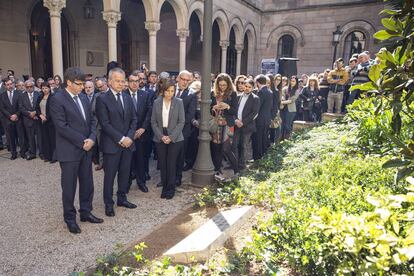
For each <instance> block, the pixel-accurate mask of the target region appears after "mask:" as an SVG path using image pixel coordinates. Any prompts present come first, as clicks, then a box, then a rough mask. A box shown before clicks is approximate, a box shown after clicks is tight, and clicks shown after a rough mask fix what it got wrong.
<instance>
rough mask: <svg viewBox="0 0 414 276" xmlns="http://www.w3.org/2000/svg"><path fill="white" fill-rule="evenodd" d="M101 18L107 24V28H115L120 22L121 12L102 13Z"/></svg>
mask: <svg viewBox="0 0 414 276" xmlns="http://www.w3.org/2000/svg"><path fill="white" fill-rule="evenodd" d="M102 17H103V19H104V20H105V21H106V23H107V24H108V27H109V28H111V27H112V28H116V24H117V23H118V21H119V20H121V12H118V11H103V12H102Z"/></svg>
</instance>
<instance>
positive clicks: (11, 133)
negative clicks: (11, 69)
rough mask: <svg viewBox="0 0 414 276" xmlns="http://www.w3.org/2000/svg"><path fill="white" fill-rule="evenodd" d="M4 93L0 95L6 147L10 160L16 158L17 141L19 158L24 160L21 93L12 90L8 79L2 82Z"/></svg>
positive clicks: (12, 85)
mask: <svg viewBox="0 0 414 276" xmlns="http://www.w3.org/2000/svg"><path fill="white" fill-rule="evenodd" d="M4 85H5V87H6V91H5V92H3V93H1V94H0V113H1V120H2V123H3V126H4V129H5V131H6V138H7V143H8V147H9V149H10V151H11V158H10V159H11V160H14V159H16V158H17V149H16V144H17V141H18V143H19V146H20V156H21V157H22V158H26V154H25V152H26V148H25V146H24V145H25V141H24V130H23V124H22V121H21V118H20V110H19V101H20V100H19V99H20V96H21V92H20V91H17V90H15V89H14V83H13V81H12V80H10V79H6V80H4Z"/></svg>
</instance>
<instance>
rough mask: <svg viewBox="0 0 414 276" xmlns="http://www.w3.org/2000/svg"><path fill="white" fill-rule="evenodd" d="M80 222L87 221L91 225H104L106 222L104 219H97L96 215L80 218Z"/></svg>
mask: <svg viewBox="0 0 414 276" xmlns="http://www.w3.org/2000/svg"><path fill="white" fill-rule="evenodd" d="M80 221H83V222H85V221H87V222H90V223H102V222H104V220H103V219H101V218H97V217H95V216H94V215H92V214H89V215H88V216H86V217H81V218H80Z"/></svg>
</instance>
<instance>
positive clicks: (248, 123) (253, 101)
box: [238, 93, 260, 132]
mask: <svg viewBox="0 0 414 276" xmlns="http://www.w3.org/2000/svg"><path fill="white" fill-rule="evenodd" d="M238 98H239V107H240V101H241V98H242V96H240V97H238ZM259 108H260V98H259V97H258V96H256V95H255V94H253V93H250V95H249V98H248V99H247V101H246V103H245V104H244V108H243V112H242V123H243V126H242V127H241V128H240V130H241V131H243V132H255V131H256V121H255V119H256V116H257V115H258V113H259Z"/></svg>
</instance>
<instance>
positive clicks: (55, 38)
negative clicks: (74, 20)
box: [43, 0, 66, 77]
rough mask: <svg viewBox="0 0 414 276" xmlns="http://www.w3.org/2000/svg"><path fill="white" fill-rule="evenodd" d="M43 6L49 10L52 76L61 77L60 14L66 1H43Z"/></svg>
mask: <svg viewBox="0 0 414 276" xmlns="http://www.w3.org/2000/svg"><path fill="white" fill-rule="evenodd" d="M43 6H45V7H46V8H48V9H49V14H50V32H51V40H52V62H53V74H54V75H59V76H61V77H63V53H62V27H61V22H60V14H61V12H62V9H63V8H65V7H66V0H44V1H43Z"/></svg>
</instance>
